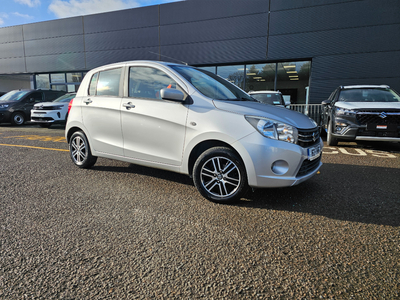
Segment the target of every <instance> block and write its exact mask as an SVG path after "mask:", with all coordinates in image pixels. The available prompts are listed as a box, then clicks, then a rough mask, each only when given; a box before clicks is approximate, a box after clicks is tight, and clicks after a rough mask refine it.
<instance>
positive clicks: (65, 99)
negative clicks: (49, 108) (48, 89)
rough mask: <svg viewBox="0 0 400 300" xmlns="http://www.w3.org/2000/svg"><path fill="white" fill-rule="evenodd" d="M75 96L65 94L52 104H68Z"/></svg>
mask: <svg viewBox="0 0 400 300" xmlns="http://www.w3.org/2000/svg"><path fill="white" fill-rule="evenodd" d="M75 95H76V94H65V95H64V96H61V97H59V98H57V99H56V100H54V101H53V102H69V101H71V99H72V98H74V97H75Z"/></svg>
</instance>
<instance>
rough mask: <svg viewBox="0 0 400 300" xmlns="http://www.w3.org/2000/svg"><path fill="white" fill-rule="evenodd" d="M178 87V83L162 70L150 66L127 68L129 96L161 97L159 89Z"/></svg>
mask: <svg viewBox="0 0 400 300" xmlns="http://www.w3.org/2000/svg"><path fill="white" fill-rule="evenodd" d="M164 88H171V89H179V90H181V91H182V92H183V90H182V89H181V88H180V87H179V85H178V84H177V83H176V82H175V80H173V79H172V78H171V77H169V76H168V75H167V74H165V73H164V72H163V71H160V70H158V69H154V68H150V67H131V68H130V69H129V93H128V95H129V97H136V98H149V99H161V96H160V90H161V89H164Z"/></svg>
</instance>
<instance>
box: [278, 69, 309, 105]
mask: <svg viewBox="0 0 400 300" xmlns="http://www.w3.org/2000/svg"><path fill="white" fill-rule="evenodd" d="M310 70H311V62H310V61H296V62H283V63H278V73H277V85H276V89H277V90H278V91H280V92H281V93H282V94H283V95H284V96H286V97H290V103H292V104H305V103H306V97H307V89H308V86H309V81H310Z"/></svg>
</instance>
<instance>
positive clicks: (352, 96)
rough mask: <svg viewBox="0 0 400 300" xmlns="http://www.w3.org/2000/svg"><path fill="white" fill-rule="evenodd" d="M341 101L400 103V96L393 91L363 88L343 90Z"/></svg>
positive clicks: (340, 96)
mask: <svg viewBox="0 0 400 300" xmlns="http://www.w3.org/2000/svg"><path fill="white" fill-rule="evenodd" d="M339 101H343V102H400V96H399V95H398V94H397V93H396V92H395V91H393V90H391V89H377V88H363V89H348V90H342V91H341V92H340V95H339Z"/></svg>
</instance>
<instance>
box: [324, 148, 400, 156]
mask: <svg viewBox="0 0 400 300" xmlns="http://www.w3.org/2000/svg"><path fill="white" fill-rule="evenodd" d="M322 154H323V155H326V154H328V155H332V154H333V155H335V154H345V155H353V156H367V155H368V154H370V155H372V156H375V157H381V158H396V155H393V154H391V153H389V152H385V151H379V150H361V149H358V148H341V147H324V148H323V149H322Z"/></svg>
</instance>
